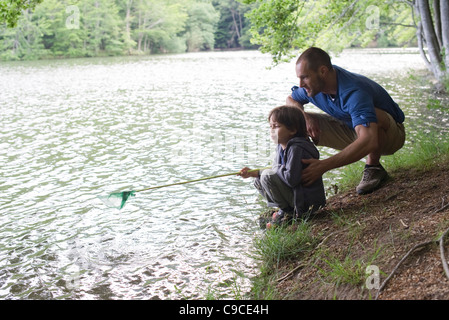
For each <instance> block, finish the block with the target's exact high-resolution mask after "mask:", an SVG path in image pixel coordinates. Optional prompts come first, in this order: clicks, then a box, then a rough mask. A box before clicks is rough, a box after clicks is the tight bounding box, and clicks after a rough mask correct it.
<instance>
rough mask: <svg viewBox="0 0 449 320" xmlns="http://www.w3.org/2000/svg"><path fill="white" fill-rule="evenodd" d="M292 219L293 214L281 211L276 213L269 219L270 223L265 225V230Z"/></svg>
mask: <svg viewBox="0 0 449 320" xmlns="http://www.w3.org/2000/svg"><path fill="white" fill-rule="evenodd" d="M292 219H293V214H292V213H289V212H285V211H282V210H279V211H276V212H275V213H273V215H272V217H271V221H270V222H268V223H267V224H266V228H267V229H270V228H272V227H274V226H280V225H283V224H287V223H289V222H290V221H292Z"/></svg>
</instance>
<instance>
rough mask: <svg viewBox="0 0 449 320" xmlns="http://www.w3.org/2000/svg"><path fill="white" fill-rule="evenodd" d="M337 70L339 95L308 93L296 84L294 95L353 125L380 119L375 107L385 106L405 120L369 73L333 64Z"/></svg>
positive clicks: (301, 100) (386, 109) (299, 100)
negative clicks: (353, 71)
mask: <svg viewBox="0 0 449 320" xmlns="http://www.w3.org/2000/svg"><path fill="white" fill-rule="evenodd" d="M333 67H334V69H335V71H336V73H337V84H338V88H337V94H336V96H335V99H333V98H332V97H331V96H330V95H328V94H323V93H321V92H320V93H318V94H317V95H316V96H314V97H309V96H307V92H306V90H305V89H304V88H299V87H297V86H294V87H293V88H292V98H293V99H294V100H296V101H298V102H299V103H301V104H302V105H304V104H306V103H309V102H310V103H312V104H314V105H315V106H317V107H318V108H320V109H321V110H323V111H324V112H326V113H327V114H329V115H331V116H333V117H334V118H337V119H339V120H341V121H343V122H345V123H346V124H347V125H348V126H349V127H350V128H355V127H356V126H358V125H365V126H366V125H368V123H371V122H376V123H377V117H376V112H375V110H374V108H375V107H376V108H379V109H382V110H384V111H386V112H388V113H389V114H391V116H392V117H393V118H394V119H395V120H396V122H398V123H403V122H404V113H403V112H402V110H401V109H400V108H399V106H398V105H397V103H396V102H394V101H393V99H392V98H391V96H390V95H389V94H388V92H387V91H386V90H385V89H384V88H383V87H382V86H380V85H379V84H378V83H376V82H374V81H373V80H371V79H368V78H367V77H365V76H362V75H359V74H356V73H352V72H349V71H347V70H345V69H343V68H340V67H338V66H333Z"/></svg>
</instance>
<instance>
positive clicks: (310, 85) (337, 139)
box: [287, 47, 405, 194]
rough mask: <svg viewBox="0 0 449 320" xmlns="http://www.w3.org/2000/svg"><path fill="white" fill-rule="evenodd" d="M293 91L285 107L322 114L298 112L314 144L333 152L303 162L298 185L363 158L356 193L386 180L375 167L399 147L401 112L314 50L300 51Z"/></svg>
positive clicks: (382, 93)
mask: <svg viewBox="0 0 449 320" xmlns="http://www.w3.org/2000/svg"><path fill="white" fill-rule="evenodd" d="M296 74H297V76H298V78H299V87H297V86H295V87H293V88H292V94H291V95H290V96H289V97H288V98H287V104H288V105H296V106H299V107H300V108H301V109H302V110H303V111H304V105H305V104H307V103H309V102H310V103H312V104H314V105H315V106H317V107H318V108H320V109H321V110H323V111H324V112H325V113H324V114H321V113H309V112H304V114H305V117H306V121H307V131H308V134H309V135H310V137H311V138H312V140H313V141H314V142H315V144H317V145H319V146H327V147H331V148H334V149H337V150H341V151H340V152H339V153H337V154H335V155H334V156H332V157H329V158H327V159H324V160H317V159H309V160H304V161H303V163H304V164H306V165H308V166H307V168H306V169H305V170H304V171H303V178H302V181H303V183H304V184H305V185H310V184H311V183H313V182H314V181H315V180H316V179H318V178H319V177H320V176H322V175H323V174H324V173H325V172H327V171H329V170H332V169H335V168H339V167H342V166H345V165H348V164H350V163H353V162H356V161H358V160H360V159H362V158H364V157H367V158H366V166H365V169H364V171H363V178H362V180H361V182H360V184H359V185H358V186H357V188H356V191H357V193H358V194H366V193H369V192H372V191H374V190H375V189H377V188H378V187H379V186H380V185H381V183H382V182H383V181H384V180H385V179H386V178H387V177H388V174H387V172H386V171H385V169H384V168H383V167H382V165H381V164H380V157H381V156H382V155H391V154H393V153H395V152H396V151H398V150H399V149H400V148H402V146H403V145H404V141H405V130H404V125H403V122H404V113H403V112H402V110H401V109H400V108H399V106H398V105H397V104H396V103H395V102H394V101H393V99H392V98H391V97H390V95H389V94H388V93H387V92H386V90H385V89H384V88H382V87H381V86H380V85H379V84H377V83H376V82H374V81H372V80H370V79H368V78H366V77H364V76H361V75H358V74H355V73H351V72H349V71H346V70H344V69H342V68H340V67H338V66H335V65H332V64H331V59H330V57H329V55H328V54H327V53H326V52H325V51H323V50H322V49H319V48H315V47H312V48H309V49H307V50H306V51H304V52H303V53H302V54H301V56H300V57H299V58H298V61H297V63H296Z"/></svg>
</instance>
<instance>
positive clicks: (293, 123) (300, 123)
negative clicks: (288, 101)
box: [268, 106, 307, 138]
mask: <svg viewBox="0 0 449 320" xmlns="http://www.w3.org/2000/svg"><path fill="white" fill-rule="evenodd" d="M270 119H272V120H273V121H276V122H279V123H280V124H283V125H284V126H286V127H287V129H288V130H296V135H295V136H296V137H304V138H307V127H306V120H305V118H304V113H303V111H302V110H301V109H300V108H299V107H295V106H280V107H276V108H274V109H273V110H271V111H270V114H269V115H268V121H270Z"/></svg>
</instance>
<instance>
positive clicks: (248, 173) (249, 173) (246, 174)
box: [239, 167, 259, 179]
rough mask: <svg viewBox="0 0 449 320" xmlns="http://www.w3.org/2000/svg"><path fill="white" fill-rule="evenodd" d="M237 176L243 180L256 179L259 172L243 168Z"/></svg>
mask: <svg viewBox="0 0 449 320" xmlns="http://www.w3.org/2000/svg"><path fill="white" fill-rule="evenodd" d="M239 176H241V177H242V178H243V179H247V178H257V177H258V176H259V170H251V169H250V168H247V167H245V168H243V169H242V170H240V173H239Z"/></svg>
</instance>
